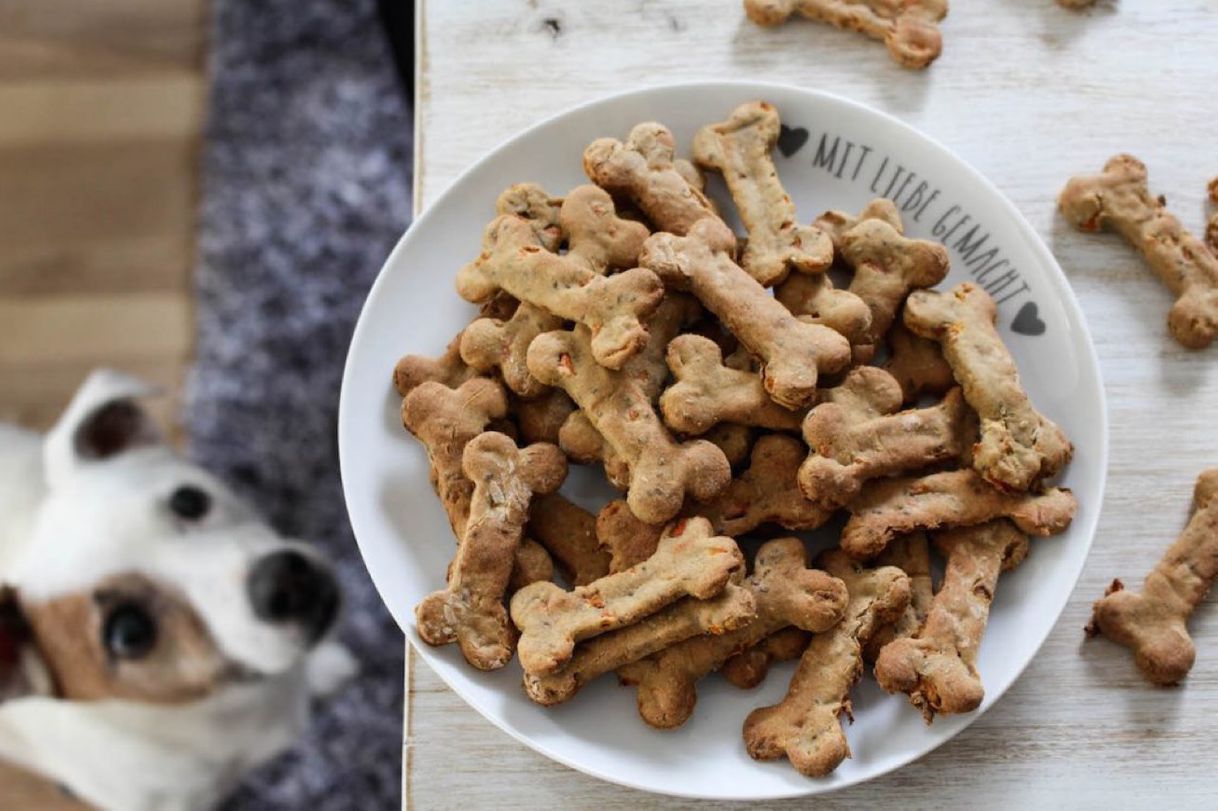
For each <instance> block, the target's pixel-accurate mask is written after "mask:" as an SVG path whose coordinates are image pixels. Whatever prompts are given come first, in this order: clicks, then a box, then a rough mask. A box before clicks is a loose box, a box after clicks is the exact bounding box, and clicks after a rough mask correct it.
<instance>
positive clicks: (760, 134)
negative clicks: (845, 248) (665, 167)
mask: <svg viewBox="0 0 1218 811" xmlns="http://www.w3.org/2000/svg"><path fill="white" fill-rule="evenodd" d="M780 125H781V122H780V121H779V119H778V110H776V109H775V108H774V105H772V104H770V103H769V102H767V101H752V102H748V103H745V104H742V105H740V106H739V107H737V108H736V109H735V110H733V111H732V114H731V115H730V116H729V117H728V119H727V120H726V121H722V122H720V123H718V124H709V125H707V126H705V127H703V128H702V129H700V130H698V133H697V135H695V136H694V144H693V155H694V161H696V162H697V163H698V164H699V165H700V166H702V167H703V168H708V169H715V170H716V171H718V172H719V173H720V174H721V175H723V179H724V181H726V183H727V188H728V190H729V191H730V192H731V193H732V200H733V201H734V202H735V204H736V211H737V212H738V213H739V214H740V220H741V222H743V223H744V227H745V229H746V230H747V231H748V235H749V238H748V242H747V244H746V245H745V248H744V253H743V255H742V256H741V260H740V264H741V266H742V267H743V268H744V269H745V270H747V271H748V272H749V274H750V275H752V277H753V278H754V279H756V280H757V281H758V282H760V283H761V284H763V285H765V286H766V287H769V286H771V285H773V284H777V283H778V282H781V281H782V280H783V279H785V278H786V276H787V274H788V273H789V272H790V271H791V270H796V271H799V272H801V273H820V272H821V271H824V270H827V269H828V268H829V266H830V265H831V264H833V243H831V242H830V241H829V237H828V236H827V235H826V234H824V233H822V232H821V231H819V230H817V229H816V228H814V227H812V226H809V225H800V224H799V223H798V222H796V220H795V204H794V203H793V202H791V198H790V196H789V195H788V194H787V192H786V190H785V189H783V187H782V181H780V180H779V179H778V170H777V169H776V168H775V166H774V159H773V157H772V156H771V153H772V152H773V151H774V145H775V144H776V143H777V142H778V135H779V128H780Z"/></svg>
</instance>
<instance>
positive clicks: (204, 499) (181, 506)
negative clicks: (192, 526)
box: [169, 484, 211, 521]
mask: <svg viewBox="0 0 1218 811" xmlns="http://www.w3.org/2000/svg"><path fill="white" fill-rule="evenodd" d="M169 509H170V510H172V511H173V514H174V515H176V516H177V517H178V518H181V519H183V520H186V521H198V520H199V519H200V518H202V517H203V516H205V515H207V511H208V510H210V509H211V496H209V495H207V493H206V492H205V491H203V490H200V489H199V488H198V487H195V486H194V485H190V484H184V485H182V486H181V487H179V488H178V489H177V490H174V491H173V493H171V494H170V496H169Z"/></svg>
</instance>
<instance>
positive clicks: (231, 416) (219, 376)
mask: <svg viewBox="0 0 1218 811" xmlns="http://www.w3.org/2000/svg"><path fill="white" fill-rule="evenodd" d="M212 10H213V15H214V23H213V32H212V33H213V36H212V40H211V60H212V62H211V68H212V86H213V89H212V97H211V109H210V119H209V122H208V126H207V133H206V143H205V151H204V167H203V197H202V210H201V222H200V229H199V265H198V269H197V274H196V284H197V293H198V312H197V318H198V350H197V360H196V365H195V368H194V372H193V374H192V376H191V380H190V381H189V385H188V395H187V401H188V402H187V409H186V421H187V425H188V428H189V433H190V435H191V438H192V447H191V452H192V454H193V456H194V457H195V458H196V459H197V460H199V461H200V462H201V463H202V464H203V465H204V466H206V467H208V468H210V469H211V470H213V471H215V472H217V473H218V474H219V475H221V476H222V477H224V478H225V479H226V480H228V481H229V482H230V483H231V484H232V485H233V486H234V487H235V488H236V489H237V490H238V491H239V492H240V493H241V494H242V495H244V496H245V497H247V498H248V499H249V500H250V501H251V503H253V504H254V505H256V506H257V507H259V508H260V509H261V510H262V511H263V512H264V514H265V515H266V516H267V517H268V518H269V519H270V520H271V522H272V523H273V524H274V525H275V526H276V527H277V528H278V529H279V530H281V531H283V532H285V533H288V534H291V535H294V536H297V537H301V538H304V539H307V540H311V541H315V542H316V543H318V544H319V545H321V546H322V547H324V548H325V549H326V550H327V551H328V552H329V553H330V554H331V555H332V556H333V557H334V558H335V559H336V560H338V562H339V570H340V578H341V581H342V585H343V588H344V591H345V595H346V600H347V609H348V610H347V614H346V617H345V619H344V622H343V626H342V631H341V636H342V639H343V640H344V641H345V642H346V644H347V645H348V646H349V647H350V648H351V650H352V651H353V652H354V653H355V655H356V656H357V658H358V659H359V661H360V663H361V668H362V670H361V675H360V677H359V678H358V680H357V681H356V682H355V683H353V684H351V685H349V686H348V687H346V688H345V689H344V690H342V691H341V692H340V693H339V694H338V695H337V696H335V697H334V698H331V699H330V700H328V701H326V702H323V703H322V704H321V705H320V706H318V707H317V708H316V710H315V714H314V722H313V725H312V729H311V730H310V732H309V734H308V736H307V737H306V738H305V739H304V740H302V741H301V742H300V744H299V745H298V746H297V747H296V748H295V750H293V751H292V752H291V753H290V754H288V755H286V756H284V757H282V758H280V759H278V760H277V761H276V762H274V763H272V764H270V765H268V766H267V767H264V768H263V769H261V770H259V771H258V772H257V773H255V774H253V775H251V776H250V778H249V779H248V780H247V781H246V784H245V786H244V787H243V788H242V789H241V790H240V791H239V792H238V793H237V794H236V796H234V797H233V798H232V799H231V800H230V801H229V802H228V804H227V805H226V808H231V809H263V808H275V809H278V808H284V809H305V808H307V809H310V811H323V810H324V811H330V810H331V809H334V810H337V809H376V808H394V807H397V805H398V802H399V794H400V788H399V780H400V766H401V707H402V637H401V633H400V632H399V631H398V629H397V628H396V626H395V625H394V623H393V621H392V620H391V619H390V618H389V615H388V614H387V613H386V611H385V610H384V607H383V606H382V605H381V602H380V600H379V598H378V597H377V595H376V593H375V591H374V590H373V587H372V583H371V581H370V580H369V579H368V576H367V573H366V572H365V570H364V567H363V564H362V562H361V561H360V559H359V555H358V552H357V550H356V548H355V544H354V541H353V539H352V536H351V530H350V527H349V525H348V523H347V515H346V508H345V506H344V504H343V498H342V491H341V488H340V484H339V472H338V460H337V456H336V440H335V416H336V411H337V406H338V390H339V381H340V377H341V373H342V365H343V361H344V358H345V355H346V350H347V343H348V340H349V338H350V335H351V330H352V327H353V325H354V321H355V318H356V316H357V314H358V312H359V308H360V305H361V303H362V302H363V299H364V294H365V292H366V291H367V289H368V287H369V285H370V284H371V283H372V279H373V278H374V276H375V274H376V271H377V269H378V268H379V267H380V265H381V262H382V261H383V260H384V258H385V256H387V255H388V252H389V250H390V248H391V247H392V246H393V243H394V242H395V241H396V239H397V238H398V236H399V235H400V234H401V232H402V230H403V228H404V227H405V226H406V224H407V222H408V221H409V212H410V173H411V166H410V160H411V138H412V135H411V117H410V114H409V112H410V111H409V102H408V100H407V99H406V98H405V95H404V94H403V92H402V88H401V87H400V85H399V82H398V79H397V76H396V74H395V72H394V68H393V63H392V60H391V57H390V54H389V50H388V47H387V44H386V42H385V39H384V35H383V33H382V30H381V28H380V23H379V20H378V17H377V13H376V6H375V3H374V0H274V2H266V1H265V0H260V1H259V2H249V0H214V2H213V3H212ZM388 379H389V370H386V381H388Z"/></svg>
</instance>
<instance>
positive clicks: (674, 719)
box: [618, 538, 847, 729]
mask: <svg viewBox="0 0 1218 811" xmlns="http://www.w3.org/2000/svg"><path fill="white" fill-rule="evenodd" d="M744 587H745V588H746V589H748V590H749V591H751V592H752V594H753V599H754V601H755V603H756V611H757V618H756V619H754V620H753V621H752V622H750V623H748V624H747V625H744V626H742V627H740V628H737V629H736V630H735V631H731V632H728V633H724V634H720V635H718V636H714V635H710V636H697V637H693V638H691V639H687V640H685V641H684V642H682V643H680V644H678V645H674V646H672V647H670V648H666V649H664V650H662V651H660V652H658V653H654V654H652V655H651V656H648V657H647V658H645V659H640V660H638V661H636V662H634V663H632V664H630V665H628V666H626V667H625V668H623V669H622V670H620V671H618V676H619V677H620V678H621V680H622V683H623V684H628V685H634V686H637V688H638V703H639V714H640V715H642V716H643V720H644V721H646V722H647V723H648V724H650V725H651V726H653V727H658V728H660V729H672V728H674V727H678V726H680V725H681V724H683V723H685V722H686V721H687V720H688V719H689V717H690V715H692V714H693V711H694V704H695V703H696V702H697V700H698V693H697V683H698V680H699V679H701V678H702V677H704V676H706V675H707V674H709V673H711V672H712V671H715V670H718V669H719V667H720V666H721V665H723V663H724V662H726V661H727V660H728V659H729V658H731V657H732V656H733V655H734V654H736V653H737V652H739V651H741V650H743V649H745V648H748V647H751V646H753V645H755V644H758V643H760V642H761V641H762V640H763V639H765V638H766V637H768V636H769V635H770V634H773V633H775V632H776V631H779V630H780V629H782V628H785V627H787V626H792V625H793V626H796V627H798V628H801V629H803V630H805V631H814V632H817V633H819V632H822V631H826V630H828V629H829V628H832V627H833V626H834V625H836V624H837V623H838V622H839V621H840V620H841V618H842V612H843V611H844V610H845V608H846V599H847V595H846V586H845V584H844V583H842V581H841V580H838V579H837V578H835V577H830V576H829V575H827V574H825V573H824V572H821V571H818V570H816V569H809V568H807V553H806V552H805V551H804V545H803V541H801V540H799V538H779V539H777V540H773V541H769V542H768V543H766V544H765V545H763V546H762V547H761V548H760V549H759V550H757V558H756V561H755V563H754V573H753V574H752V575H751V576H750V577H748V578H747V579H746V580H745V581H744Z"/></svg>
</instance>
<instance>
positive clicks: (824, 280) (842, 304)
mask: <svg viewBox="0 0 1218 811" xmlns="http://www.w3.org/2000/svg"><path fill="white" fill-rule="evenodd" d="M774 298H776V299H778V300H779V301H780V302H782V304H783V306H784V307H786V308H787V309H788V310H790V311H791V314H792V315H795V316H796V317H798V318H799V320H800V321H804V322H805V323H808V324H820V325H821V326H825V327H828V328H829V329H831V330H834V331H835V332H838V333H840V334H841V336H842V337H843V338H845V339H846V340H847V341H849V342H850V345H851V346H855V345H857V344H866V343H867V342H868V341H869V340H870V337H869V336H870V330H871V308H870V307H868V306H867V302H865V301H863V300H862V299H861V298H859V297H858V296H856V295H855V294H854V293H851V292H850V291H849V290H839V289H837V288H835V287H834V286H833V280H832V279H830V278H829V275H828V274H826V273H821V274H819V275H812V276H809V275H806V274H803V273H796V274H792V275H790V276H788V277H787V280H786V281H784V282H782V283H781V284H779V285H778V286H777V287H775V288H774Z"/></svg>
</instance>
